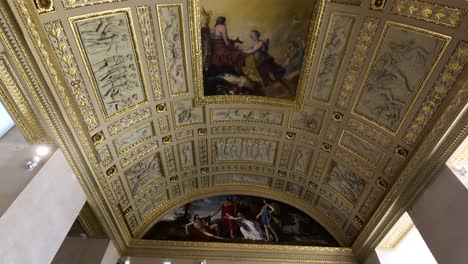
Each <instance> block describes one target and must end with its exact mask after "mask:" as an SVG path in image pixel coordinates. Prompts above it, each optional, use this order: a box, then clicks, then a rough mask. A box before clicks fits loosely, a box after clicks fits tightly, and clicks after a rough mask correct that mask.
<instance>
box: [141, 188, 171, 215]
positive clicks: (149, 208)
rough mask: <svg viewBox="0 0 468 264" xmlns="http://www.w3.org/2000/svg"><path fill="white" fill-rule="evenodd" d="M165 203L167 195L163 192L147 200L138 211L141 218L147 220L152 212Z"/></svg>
mask: <svg viewBox="0 0 468 264" xmlns="http://www.w3.org/2000/svg"><path fill="white" fill-rule="evenodd" d="M166 201H167V193H166V192H163V193H161V194H159V195H158V196H156V197H154V198H153V199H151V200H149V201H148V202H147V203H146V204H144V205H143V206H142V207H141V208H140V209H139V211H140V214H141V216H142V218H147V217H148V216H149V215H150V214H151V212H153V210H155V209H156V208H158V207H159V206H161V205H162V204H163V203H164V202H166Z"/></svg>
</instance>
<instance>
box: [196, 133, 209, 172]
mask: <svg viewBox="0 0 468 264" xmlns="http://www.w3.org/2000/svg"><path fill="white" fill-rule="evenodd" d="M198 159H199V163H200V166H206V165H208V163H209V160H208V140H207V139H199V140H198Z"/></svg>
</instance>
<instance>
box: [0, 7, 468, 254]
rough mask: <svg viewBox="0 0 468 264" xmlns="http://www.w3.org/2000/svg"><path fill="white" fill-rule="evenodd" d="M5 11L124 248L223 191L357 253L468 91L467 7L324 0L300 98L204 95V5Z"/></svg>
mask: <svg viewBox="0 0 468 264" xmlns="http://www.w3.org/2000/svg"><path fill="white" fill-rule="evenodd" d="M7 2H8V4H9V6H10V7H11V9H12V10H13V14H14V16H15V17H16V18H17V21H18V23H19V26H20V27H21V30H22V31H23V32H24V34H25V37H26V39H27V40H28V43H29V46H30V48H31V50H32V51H33V54H34V57H35V60H36V61H37V62H38V64H39V66H40V70H41V71H42V74H43V75H44V76H45V77H44V78H45V79H46V81H47V83H48V85H49V87H50V92H51V94H52V97H53V98H54V99H55V100H56V101H57V105H58V108H59V109H60V110H58V111H57V112H60V113H61V114H60V115H62V116H63V118H64V119H65V121H66V124H67V127H68V129H69V130H70V132H69V133H70V135H72V137H73V138H74V140H75V141H76V142H78V144H77V147H78V149H79V153H80V155H83V156H84V157H83V160H84V161H85V162H84V164H83V165H81V166H76V167H75V169H76V170H78V171H80V170H81V171H82V173H83V175H84V176H83V177H84V179H83V180H82V182H83V185H84V186H87V185H89V184H90V182H95V183H96V186H95V187H93V188H94V189H93V190H95V191H89V193H88V195H91V196H93V197H94V198H95V199H98V200H99V201H100V203H102V204H103V206H101V207H100V206H96V208H100V210H104V211H105V212H104V213H102V215H105V218H106V220H103V222H105V223H106V224H107V225H109V226H111V227H108V231H111V232H112V233H113V234H114V238H118V239H121V241H125V242H124V243H123V244H125V245H127V246H128V245H134V246H135V245H137V244H138V243H140V242H135V241H137V240H134V239H138V238H141V237H142V236H143V235H144V234H145V232H146V231H148V230H149V229H150V228H151V227H152V226H153V225H154V223H155V222H156V221H157V220H158V217H160V216H162V215H164V214H165V213H166V212H168V211H169V210H171V209H172V208H175V207H177V206H179V205H181V204H183V203H185V202H188V201H190V200H194V199H197V198H201V197H206V196H209V195H217V194H250V195H259V196H265V197H270V198H275V199H277V200H280V201H283V202H286V203H289V204H292V205H294V206H296V207H297V208H299V209H301V210H303V211H304V212H306V213H308V214H309V215H311V216H312V217H314V218H315V219H316V220H317V221H318V222H319V223H321V224H322V225H323V226H324V227H325V228H326V229H327V230H328V231H329V232H330V233H331V234H332V235H334V236H335V238H336V239H337V240H338V241H339V242H340V243H341V244H342V245H343V246H351V245H352V244H353V242H354V241H355V240H356V238H357V237H358V236H359V235H360V234H361V232H363V230H364V227H366V225H367V224H368V222H369V221H370V219H371V217H372V215H373V214H374V212H375V210H376V209H377V207H378V206H379V205H380V204H381V202H382V199H383V198H384V196H385V195H386V193H387V192H388V191H389V190H391V189H392V188H393V185H394V184H395V182H396V181H397V179H399V176H400V174H401V173H402V171H403V170H404V168H405V165H406V164H408V162H409V161H411V159H413V157H414V155H413V152H414V151H415V150H416V149H417V148H418V146H419V145H420V144H421V143H420V142H422V141H421V140H423V139H424V135H425V134H427V133H428V132H430V129H431V126H430V124H434V122H436V120H439V119H440V116H441V115H442V113H444V111H445V109H447V107H449V106H450V102H451V100H453V99H454V94H456V93H460V92H461V91H465V95H464V96H465V97H463V96H461V98H462V99H461V100H462V102H461V103H463V98H466V89H467V88H466V87H463V85H460V84H459V83H458V85H457V80H458V79H459V78H460V76H463V75H466V67H465V66H466V64H467V63H468V42H467V41H468V34H467V28H468V20H467V19H466V10H467V8H468V2H466V1H461V0H460V1H450V3H448V2H447V3H445V4H443V2H444V1H435V0H432V1H419V0H389V1H377V0H372V1H360V0H332V1H318V4H317V11H316V15H315V23H316V24H315V25H317V26H316V27H313V32H312V33H311V36H310V39H309V44H310V47H311V48H310V51H311V57H310V62H309V65H305V66H303V69H305V71H308V72H306V73H305V72H304V71H303V72H302V73H301V74H303V75H304V74H305V75H304V76H308V77H309V78H307V79H304V80H302V82H303V83H304V86H303V87H304V89H303V91H300V92H299V93H298V95H297V97H296V99H295V100H289V101H288V100H285V99H275V98H264V97H261V98H255V97H251V96H248V97H245V98H249V99H244V97H243V96H224V97H219V96H218V97H216V99H212V98H208V97H207V96H203V91H202V90H201V89H203V88H202V87H201V85H200V81H201V79H200V78H202V76H201V75H200V71H201V69H200V65H201V61H200V60H201V59H200V54H199V51H198V50H197V47H198V46H197V45H198V44H199V43H198V40H197V39H196V36H197V34H196V33H194V29H195V28H198V26H197V24H196V23H197V22H198V23H200V22H199V21H198V20H197V16H195V15H196V13H195V12H196V10H197V9H196V8H195V7H196V3H197V1H191V0H190V1H185V0H183V1H179V2H174V1H162V0H161V1H159V0H152V1H144V0H139V1H124V0H122V1H118V0H62V1H59V0H55V1H53V2H51V0H36V1H35V4H34V5H33V4H31V3H30V2H29V1H26V0H12V1H7ZM31 2H32V1H31ZM285 2H286V1H285ZM266 8H267V9H268V7H266ZM4 12H5V11H4ZM198 19H199V17H198ZM103 32H104V33H103ZM104 53H105V54H106V56H105V57H103V55H102V54H104ZM115 75H119V76H124V77H125V78H124V79H117V80H116V79H112V76H115ZM124 80H125V81H124ZM116 87H119V88H116ZM459 96H460V95H459ZM445 98H449V99H447V100H445ZM465 102H466V101H465ZM459 103H460V102H459ZM457 109H458V110H457V111H461V108H457ZM450 122H451V121H450ZM446 126H447V128H448V126H449V124H446ZM440 138H442V134H440V135H437V136H435V139H434V141H436V140H438V139H440ZM72 156H73V155H70V156H69V158H72ZM77 175H80V174H79V173H77ZM86 175H87V176H86ZM413 176H414V175H410V176H409V177H413ZM86 177H88V178H86ZM91 185H92V184H91ZM395 188H396V187H395ZM384 202H386V203H391V201H389V200H384ZM366 232H367V233H365V232H364V233H363V234H364V235H366V236H367V235H369V232H371V231H366ZM364 235H363V236H364ZM132 241H133V242H132ZM132 243H137V244H132ZM138 245H139V246H141V244H138ZM123 249H125V248H123Z"/></svg>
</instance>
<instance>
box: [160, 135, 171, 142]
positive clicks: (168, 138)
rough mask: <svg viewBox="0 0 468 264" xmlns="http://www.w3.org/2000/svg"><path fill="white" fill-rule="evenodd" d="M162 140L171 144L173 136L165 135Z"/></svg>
mask: <svg viewBox="0 0 468 264" xmlns="http://www.w3.org/2000/svg"><path fill="white" fill-rule="evenodd" d="M162 142H163V143H164V144H169V143H171V142H172V137H171V136H165V137H163V138H162Z"/></svg>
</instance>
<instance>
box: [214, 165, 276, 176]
mask: <svg viewBox="0 0 468 264" xmlns="http://www.w3.org/2000/svg"><path fill="white" fill-rule="evenodd" d="M211 170H212V172H213V173H218V172H242V171H245V172H251V173H256V174H264V175H272V174H274V172H275V169H274V168H272V167H270V166H259V165H256V164H249V163H238V164H233V163H225V164H214V165H212V166H211Z"/></svg>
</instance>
